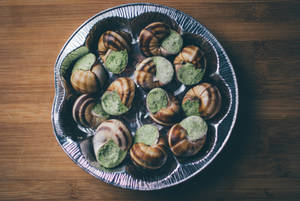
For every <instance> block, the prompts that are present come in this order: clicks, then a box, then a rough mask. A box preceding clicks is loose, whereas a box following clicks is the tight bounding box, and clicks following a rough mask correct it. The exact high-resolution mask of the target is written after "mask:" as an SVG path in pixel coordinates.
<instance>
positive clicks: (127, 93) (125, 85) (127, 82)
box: [107, 77, 135, 109]
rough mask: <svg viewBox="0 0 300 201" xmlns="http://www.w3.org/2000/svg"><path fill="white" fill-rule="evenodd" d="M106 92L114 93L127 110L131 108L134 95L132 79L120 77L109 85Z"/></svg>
mask: <svg viewBox="0 0 300 201" xmlns="http://www.w3.org/2000/svg"><path fill="white" fill-rule="evenodd" d="M107 91H116V92H117V93H118V94H119V96H120V98H121V101H122V103H123V104H124V105H125V106H126V107H127V108H129V109H130V108H131V105H132V101H133V98H134V95H135V84H134V82H133V81H132V79H130V78H128V77H120V78H118V79H116V80H115V81H113V82H112V83H111V84H110V85H109V87H108V88H107Z"/></svg>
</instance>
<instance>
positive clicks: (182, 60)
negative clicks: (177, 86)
mask: <svg viewBox="0 0 300 201" xmlns="http://www.w3.org/2000/svg"><path fill="white" fill-rule="evenodd" d="M173 63H174V66H175V70H176V75H177V79H178V80H180V78H179V77H178V71H179V69H180V68H182V67H183V66H184V64H186V63H191V64H193V65H194V67H195V68H196V69H201V70H202V71H203V74H204V72H205V70H206V63H207V62H206V58H205V56H204V52H203V51H202V50H200V48H199V47H197V46H194V45H190V46H186V47H184V48H183V49H182V51H181V52H180V53H179V54H178V55H177V56H176V57H175V59H174V62H173ZM202 76H203V75H202ZM202 76H201V77H200V78H198V79H199V80H197V83H198V82H199V81H200V80H201V79H202ZM180 81H181V80H180ZM181 82H182V81H181Z"/></svg>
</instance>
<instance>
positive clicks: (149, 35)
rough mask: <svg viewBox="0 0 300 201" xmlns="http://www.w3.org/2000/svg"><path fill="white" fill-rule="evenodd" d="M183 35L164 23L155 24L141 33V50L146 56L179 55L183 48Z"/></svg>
mask: <svg viewBox="0 0 300 201" xmlns="http://www.w3.org/2000/svg"><path fill="white" fill-rule="evenodd" d="M182 44H183V40H182V38H181V35H180V34H179V33H177V32H176V31H175V30H173V29H171V28H170V26H169V25H167V24H165V23H163V22H153V23H151V24H149V25H148V26H146V27H145V28H144V29H143V30H142V31H141V33H140V36H139V45H140V49H141V50H142V52H143V53H144V54H145V55H146V56H159V55H163V56H168V55H175V54H177V53H178V52H179V51H180V50H181V48H182Z"/></svg>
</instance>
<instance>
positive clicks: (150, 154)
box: [130, 136, 168, 170]
mask: <svg viewBox="0 0 300 201" xmlns="http://www.w3.org/2000/svg"><path fill="white" fill-rule="evenodd" d="M130 157H131V160H132V161H133V163H134V164H135V165H136V166H137V167H140V168H142V169H149V170H156V169H159V168H161V167H162V166H163V165H164V164H165V163H166V161H167V158H168V154H167V152H166V141H165V139H164V138H163V137H162V136H160V137H159V139H158V142H157V143H156V144H154V145H152V146H149V145H146V144H144V143H136V144H134V145H133V146H132V148H131V149H130Z"/></svg>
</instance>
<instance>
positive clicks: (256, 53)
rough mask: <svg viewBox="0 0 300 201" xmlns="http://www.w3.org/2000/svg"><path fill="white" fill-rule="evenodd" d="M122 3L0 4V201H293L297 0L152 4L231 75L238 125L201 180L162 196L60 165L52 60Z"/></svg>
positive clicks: (296, 188)
mask: <svg viewBox="0 0 300 201" xmlns="http://www.w3.org/2000/svg"><path fill="white" fill-rule="evenodd" d="M129 2H130V1H124V2H122V3H129ZM120 3H121V2H119V1H116V0H110V1H106V2H104V1H99V0H94V1H92V0H90V1H79V0H72V1H59V0H45V1H39V0H28V1H19V0H13V1H12V0H1V1H0V94H1V95H0V103H1V104H0V111H1V112H0V128H1V130H0V153H1V156H0V200H5V201H8V200H40V199H41V200H85V201H86V200H88V201H90V200H139V201H140V200H180V201H182V200H186V201H189V200H295V201H296V200H300V3H299V2H296V1H280V0H274V1H271V0H264V1H260V0H246V1H239V0H232V1H229V0H228V1H226V0H202V1H199V0H184V1H173V2H170V1H157V0H155V1H153V3H161V4H165V5H167V6H171V7H174V8H177V9H180V10H181V11H183V12H185V13H186V14H189V15H191V16H193V17H194V18H196V19H197V20H199V21H200V22H201V23H202V24H204V25H205V26H207V27H208V29H209V30H211V31H212V33H213V34H214V35H215V36H216V37H217V38H218V39H219V41H220V42H221V43H222V45H223V46H224V48H225V49H226V51H227V53H228V54H229V56H230V58H231V61H232V63H233V65H234V68H235V71H236V73H237V76H238V83H239V87H240V108H239V116H238V122H237V124H236V127H235V129H234V132H233V134H232V137H231V139H230V141H229V143H228V144H227V146H226V147H225V149H224V151H223V152H222V153H221V154H220V155H219V156H218V157H217V159H216V160H215V161H214V162H213V164H212V165H210V166H209V167H208V168H207V169H206V170H205V171H204V172H203V173H201V174H199V175H198V176H196V177H194V178H193V179H191V180H190V181H188V182H186V183H184V184H181V185H178V186H176V187H173V188H170V189H166V190H163V191H155V192H134V191H130V190H123V189H119V188H116V187H113V186H110V185H108V184H105V183H103V182H101V181H99V180H97V179H95V178H94V177H92V176H91V175H89V174H87V173H85V172H84V171H83V170H82V169H80V168H79V167H78V166H76V165H75V164H74V163H73V162H72V161H71V160H70V159H69V158H68V156H67V155H66V154H65V153H64V152H63V151H62V149H61V148H60V146H59V145H58V143H57V142H56V140H55V137H54V135H53V131H52V125H51V119H50V114H51V107H52V101H53V97H54V80H53V79H54V73H53V66H54V62H55V59H56V57H57V55H58V53H59V51H60V49H61V48H62V46H63V45H64V43H65V41H66V40H67V39H68V37H69V36H70V35H71V34H72V33H73V31H74V30H75V29H76V28H77V27H78V26H79V25H81V24H82V23H83V22H84V21H85V20H87V19H88V18H89V17H91V16H93V15H94V14H96V13H97V12H99V11H101V10H104V9H106V8H110V7H113V6H117V5H119V4H120Z"/></svg>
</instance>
